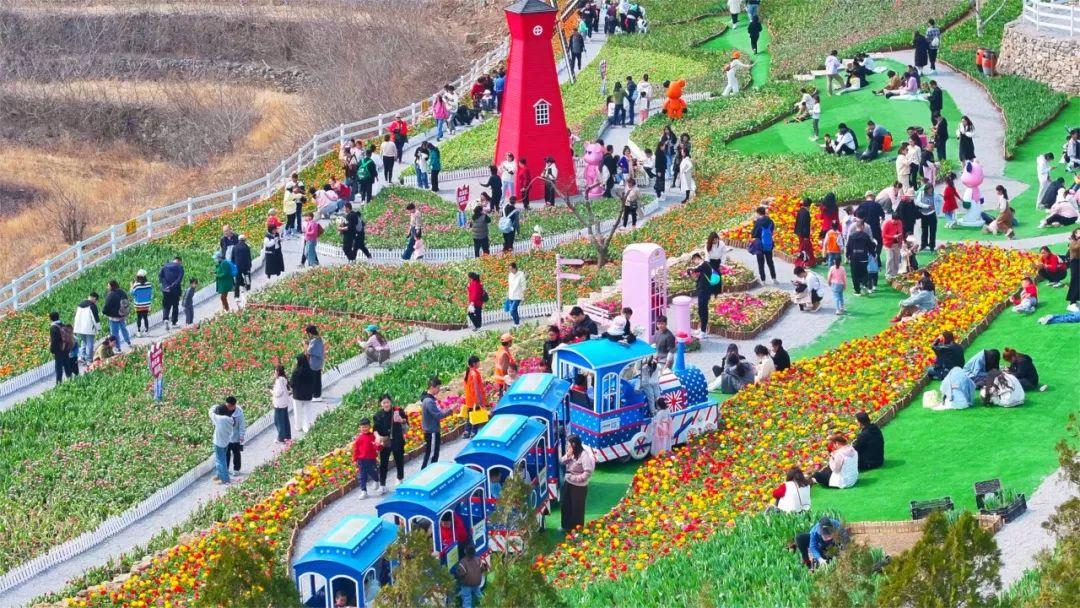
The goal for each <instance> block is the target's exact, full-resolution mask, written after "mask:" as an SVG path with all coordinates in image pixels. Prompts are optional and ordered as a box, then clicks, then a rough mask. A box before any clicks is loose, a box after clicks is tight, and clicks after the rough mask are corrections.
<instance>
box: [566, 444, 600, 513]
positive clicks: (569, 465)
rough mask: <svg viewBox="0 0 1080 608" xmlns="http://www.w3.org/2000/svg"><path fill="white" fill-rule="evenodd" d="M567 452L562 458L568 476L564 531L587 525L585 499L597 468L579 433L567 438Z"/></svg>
mask: <svg viewBox="0 0 1080 608" xmlns="http://www.w3.org/2000/svg"><path fill="white" fill-rule="evenodd" d="M567 443H568V445H567V448H568V449H567V450H566V454H564V455H563V456H562V458H560V459H559V460H560V462H562V464H563V467H564V470H565V471H566V477H565V479H564V481H563V487H562V493H561V495H560V499H561V501H562V525H561V527H562V529H563V531H564V532H570V531H571V530H573V529H575V528H578V527H581V526H584V525H585V500H586V498H587V497H588V495H589V478H590V477H592V474H593V471H594V470H595V469H596V459H595V458H594V457H593V455H592V451H590V450H589V449H588V448H586V447H585V446H584V445H583V444H582V442H581V437H580V436H578V435H570V437H569V438H568V439H567Z"/></svg>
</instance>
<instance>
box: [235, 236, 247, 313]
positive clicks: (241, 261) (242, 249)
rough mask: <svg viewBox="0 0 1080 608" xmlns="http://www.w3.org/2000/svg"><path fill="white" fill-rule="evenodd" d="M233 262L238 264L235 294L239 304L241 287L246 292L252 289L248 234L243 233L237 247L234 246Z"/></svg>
mask: <svg viewBox="0 0 1080 608" xmlns="http://www.w3.org/2000/svg"><path fill="white" fill-rule="evenodd" d="M232 261H233V264H235V265H236V281H235V283H234V285H233V296H234V297H235V298H236V301H237V304H238V305H239V303H240V302H241V299H240V288H241V287H243V288H244V292H245V293H246V292H249V291H251V247H249V246H248V242H247V236H245V235H243V234H241V235H240V237H239V241H237V243H236V247H234V248H233V257H232Z"/></svg>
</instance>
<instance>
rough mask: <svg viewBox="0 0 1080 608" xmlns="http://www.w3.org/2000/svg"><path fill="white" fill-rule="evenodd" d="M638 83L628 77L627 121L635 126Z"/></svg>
mask: <svg viewBox="0 0 1080 608" xmlns="http://www.w3.org/2000/svg"><path fill="white" fill-rule="evenodd" d="M637 89H638V87H637V83H636V82H634V77H633V76H627V77H626V119H627V122H628V123H629V124H630V125H633V124H634V103H635V102H636V101H637V92H638V91H637Z"/></svg>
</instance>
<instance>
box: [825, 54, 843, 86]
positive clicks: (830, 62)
mask: <svg viewBox="0 0 1080 608" xmlns="http://www.w3.org/2000/svg"><path fill="white" fill-rule="evenodd" d="M839 55H840V53H839V52H838V51H829V56H828V57H826V58H825V82H826V85H827V87H828V91H829V95H830V96H831V95H832V94H833V83H834V82H837V83H840V92H841V93H843V92H844V88H845V85H844V79H843V77H841V76H840V66H841V63H840V57H839Z"/></svg>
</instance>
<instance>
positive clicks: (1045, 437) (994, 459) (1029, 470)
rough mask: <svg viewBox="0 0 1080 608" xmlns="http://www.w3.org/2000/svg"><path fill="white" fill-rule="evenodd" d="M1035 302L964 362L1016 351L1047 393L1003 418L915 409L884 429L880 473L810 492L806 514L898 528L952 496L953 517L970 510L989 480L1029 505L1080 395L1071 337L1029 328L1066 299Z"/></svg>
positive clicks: (1061, 330)
mask: <svg viewBox="0 0 1080 608" xmlns="http://www.w3.org/2000/svg"><path fill="white" fill-rule="evenodd" d="M1040 292H1041V293H1040V295H1042V296H1043V298H1044V302H1043V303H1042V304H1041V305H1040V306H1039V310H1038V311H1037V312H1036V313H1035V314H1033V315H1018V314H1016V313H1013V312H1012V311H1011V310H1006V311H1005V312H1003V313H1001V316H999V317H998V318H997V320H995V321H994V322H993V323H992V324H991V325H990V328H989V329H988V330H987V331H985V332H984V333H983V334H982V335H980V336H979V337H978V338H977V339H976V340H975V342H974V343H973V344H972V345H971V346H969V347H968V348H967V349H966V351H965V352H966V353H967V354H968V355H969V356H970V355H971V354H973V353H975V352H977V351H979V350H983V349H987V348H997V349H998V350H1001V349H1003V348H1005V347H1007V346H1011V347H1019V348H1018V350H1020V351H1021V352H1024V353H1027V354H1028V355H1031V357H1032V359H1034V361H1035V365H1036V367H1037V368H1038V370H1039V379H1040V380H1041V381H1042V382H1044V383H1047V384H1049V386H1050V388H1049V389H1048V390H1047V391H1046V392H1044V393H1039V392H1029V393H1028V394H1027V401H1026V403H1024V405H1022V406H1020V407H1016V408H1009V409H1006V408H999V407H984V406H982V405H975V406H973V407H971V408H969V409H966V410H957V411H944V412H936V411H932V410H928V409H923V408H922V405H921V403H920V402H919V401H918V400H916V402H914V403H912V404H911V405H910V406H908V407H907V408H906V409H904V410H902V411H901V412H900V414H899V415H898V416H897V417H896V419H895V420H893V421H892V422H891V423H889V424H888V425H887V426H885V427H884V428H883V429H882V430H883V432H884V434H885V466H884V467H883V468H881V469H877V470H874V471H869V472H865V473H861V474H860V476H859V482H858V484H856V485H855V487H853V488H850V489H847V490H823V489H820V488H815V489H814V492H813V501H814V508H815V509H836V510H837V511H839V512H840V513H841V514H842V516H843V517H844V518H845V519H847V520H850V521H878V520H906V519H909V518H910V513H909V511H908V506H909V505H908V503H909V502H910V501H911V500H924V499H930V498H940V497H943V496H950V497H952V499H953V502H954V503H955V504H956V506H957V508H958V509H974V508H975V496H974V493H973V490H972V487H973V485H974V483H975V482H977V481H982V480H986V479H993V478H998V479H1000V480H1001V483H1002V485H1003V486H1005V487H1006V488H1011V489H1012V490H1015V491H1017V492H1023V493H1025V494H1026V495H1027V496H1029V497H1030V496H1031V493H1032V491H1034V490H1035V488H1036V487H1038V485H1039V483H1041V482H1042V480H1043V479H1044V478H1046V476H1048V475H1049V474H1050V473H1052V472H1053V471H1054V470H1055V469H1056V468H1057V466H1058V465H1057V455H1056V453H1055V452H1054V445H1055V444H1056V443H1057V442H1058V441H1059V440H1060V439H1061V438H1062V437H1063V435H1064V428H1065V422H1066V420H1067V419H1068V416H1069V414H1070V413H1075V412H1076V411H1077V395H1080V376H1078V375H1077V374H1076V373H1075V364H1076V361H1077V350H1076V341H1075V339H1069V337H1070V336H1071V337H1072V338H1075V336H1076V332H1075V330H1076V327H1075V326H1071V325H1040V324H1039V323H1038V322H1037V319H1038V317H1039V316H1041V315H1043V314H1049V313H1051V312H1061V311H1062V309H1063V308H1064V305H1063V302H1062V296H1063V295H1064V294H1063V293H1062V291H1061V290H1060V289H1053V288H1050V287H1048V286H1045V284H1043V285H1041V286H1040ZM1063 338H1064V339H1063ZM939 384H940V383H938V382H935V383H933V384H932V385H931V387H933V388H936V387H937V386H938V385H939ZM977 401H978V399H977Z"/></svg>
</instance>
